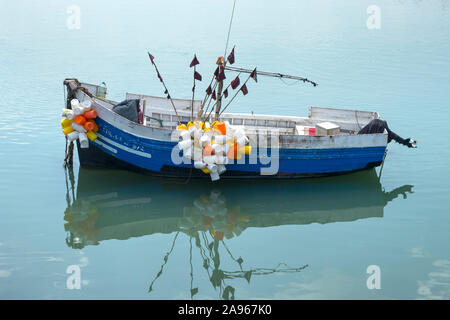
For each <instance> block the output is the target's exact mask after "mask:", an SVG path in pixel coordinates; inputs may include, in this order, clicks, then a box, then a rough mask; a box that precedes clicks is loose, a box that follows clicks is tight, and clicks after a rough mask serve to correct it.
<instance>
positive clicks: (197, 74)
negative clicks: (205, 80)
mask: <svg viewBox="0 0 450 320" xmlns="http://www.w3.org/2000/svg"><path fill="white" fill-rule="evenodd" d="M194 79H195V80H198V81H202V75H201V74H200V73H198V72H197V71H195V72H194Z"/></svg>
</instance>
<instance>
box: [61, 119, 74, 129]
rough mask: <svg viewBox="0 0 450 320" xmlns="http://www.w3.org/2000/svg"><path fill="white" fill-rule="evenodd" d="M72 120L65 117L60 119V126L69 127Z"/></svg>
mask: <svg viewBox="0 0 450 320" xmlns="http://www.w3.org/2000/svg"><path fill="white" fill-rule="evenodd" d="M72 122H73V120H69V119H67V118H64V119H61V127H63V128H65V127H70V126H72Z"/></svg>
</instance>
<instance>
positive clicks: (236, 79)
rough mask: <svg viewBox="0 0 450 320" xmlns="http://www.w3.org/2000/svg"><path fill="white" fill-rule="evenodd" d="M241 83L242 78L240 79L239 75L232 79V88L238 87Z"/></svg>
mask: <svg viewBox="0 0 450 320" xmlns="http://www.w3.org/2000/svg"><path fill="white" fill-rule="evenodd" d="M240 83H241V80H239V76H237V77H236V78H235V79H234V80H233V81H231V88H233V90H234V89H236V88H237V87H238V86H239V84H240Z"/></svg>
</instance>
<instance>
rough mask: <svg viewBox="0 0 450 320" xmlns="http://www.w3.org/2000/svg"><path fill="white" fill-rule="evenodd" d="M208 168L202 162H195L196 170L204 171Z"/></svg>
mask: <svg viewBox="0 0 450 320" xmlns="http://www.w3.org/2000/svg"><path fill="white" fill-rule="evenodd" d="M205 167H206V164H205V163H204V162H202V161H195V162H194V168H195V169H203V168H205Z"/></svg>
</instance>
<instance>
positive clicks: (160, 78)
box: [158, 72, 163, 82]
mask: <svg viewBox="0 0 450 320" xmlns="http://www.w3.org/2000/svg"><path fill="white" fill-rule="evenodd" d="M158 79H159V81H161V82H163V79H162V77H161V75H160V74H159V72H158Z"/></svg>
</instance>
